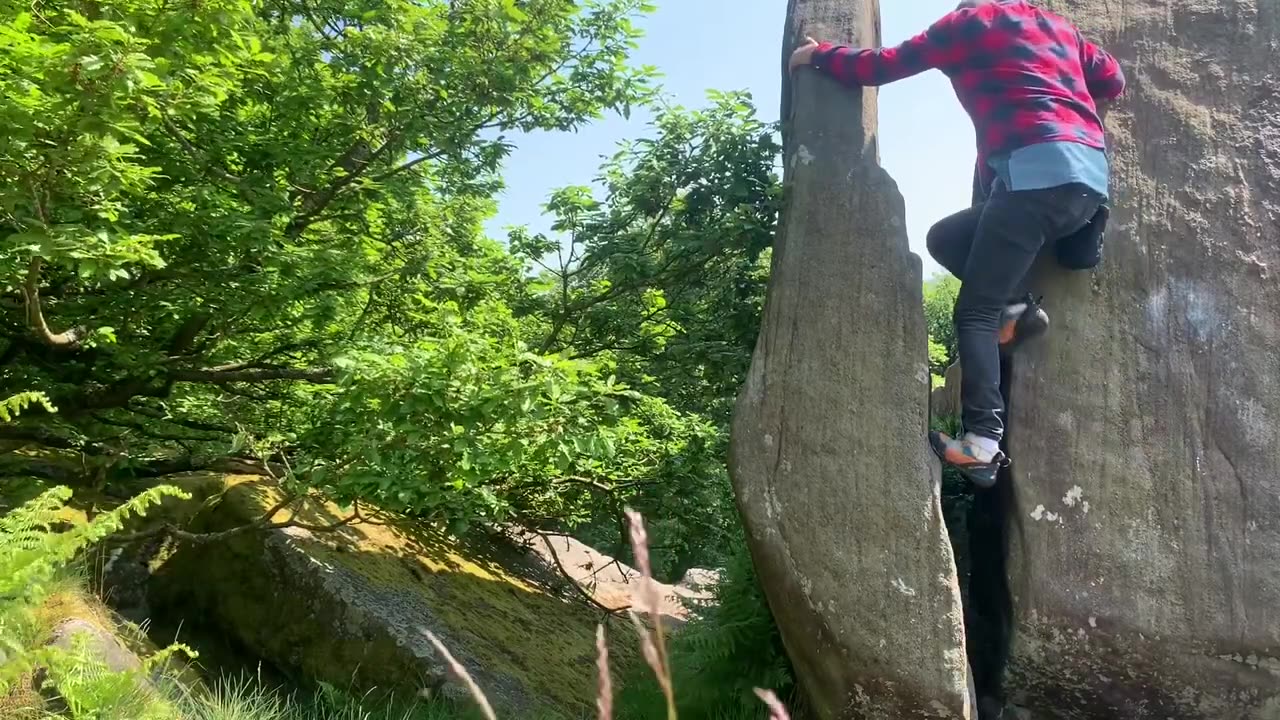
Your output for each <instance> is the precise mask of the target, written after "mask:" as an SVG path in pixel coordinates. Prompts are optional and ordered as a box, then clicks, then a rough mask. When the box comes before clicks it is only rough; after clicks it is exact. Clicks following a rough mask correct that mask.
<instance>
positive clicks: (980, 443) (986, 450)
mask: <svg viewBox="0 0 1280 720" xmlns="http://www.w3.org/2000/svg"><path fill="white" fill-rule="evenodd" d="M964 440H965V442H967V443H969V444H970V445H972V446H973V448H974V449H975V450H977V451H978V452H977V455H978V459H979V460H982V461H983V462H990V461H991V458H993V457H995V456H996V453H998V452H1000V441H999V440H993V439H992V438H989V437H983V436H982V435H975V434H973V433H965V434H964Z"/></svg>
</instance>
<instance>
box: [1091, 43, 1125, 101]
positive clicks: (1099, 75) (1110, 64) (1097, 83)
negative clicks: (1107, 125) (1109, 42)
mask: <svg viewBox="0 0 1280 720" xmlns="http://www.w3.org/2000/svg"><path fill="white" fill-rule="evenodd" d="M1080 64H1081V65H1082V66H1083V67H1084V77H1085V82H1086V83H1087V84H1088V86H1089V94H1090V95H1092V96H1093V97H1094V99H1095V100H1115V99H1116V98H1118V97H1120V94H1121V93H1123V92H1124V85H1125V82H1124V71H1123V70H1121V69H1120V63H1118V62H1116V59H1115V58H1113V57H1111V55H1110V54H1108V53H1107V51H1105V50H1103V49H1102V48H1100V47H1098V46H1097V45H1094V44H1093V43H1091V42H1089V41H1088V40H1085V39H1084V38H1083V37H1081V38H1080Z"/></svg>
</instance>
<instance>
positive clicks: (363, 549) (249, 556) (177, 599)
mask: <svg viewBox="0 0 1280 720" xmlns="http://www.w3.org/2000/svg"><path fill="white" fill-rule="evenodd" d="M227 483H228V485H230V489H229V490H228V491H227V492H226V493H225V495H223V496H222V498H221V500H220V501H219V502H218V503H217V504H216V506H215V507H213V508H212V509H211V510H209V511H207V512H205V513H203V514H202V515H201V516H199V517H198V518H197V520H196V526H195V527H196V529H199V530H204V531H214V530H219V529H225V528H228V527H234V526H237V525H241V524H244V523H245V522H247V521H248V520H250V519H252V518H255V517H257V516H260V515H261V514H262V513H263V512H264V510H265V508H268V507H271V506H272V505H273V504H274V503H275V501H276V498H277V497H278V495H277V492H276V490H275V488H274V487H273V486H272V485H270V484H268V483H266V482H264V481H262V480H261V479H260V478H248V477H234V476H232V477H228V478H227ZM304 515H305V521H306V522H307V523H308V524H312V525H324V524H327V523H332V522H334V521H335V520H337V519H340V518H342V517H344V516H345V515H344V514H343V511H342V510H341V509H339V508H337V507H334V506H332V505H325V506H319V505H315V506H310V507H308V508H307V509H306V512H305V513H304ZM277 519H283V518H282V517H281V518H277ZM152 586H153V588H152V592H151V603H152V604H153V605H155V606H160V605H163V606H165V607H168V608H175V607H182V608H185V610H186V612H188V613H189V614H190V616H191V617H192V618H201V619H202V620H204V621H212V622H213V623H215V624H216V625H217V626H219V627H221V628H223V629H225V631H226V632H227V633H229V634H231V635H233V636H234V637H235V639H236V640H237V641H238V642H239V643H240V644H241V645H243V646H244V648H245V649H247V650H248V651H250V652H252V653H255V654H257V655H258V656H260V657H262V658H264V659H266V660H268V661H269V662H271V663H273V664H274V665H276V666H277V667H279V668H281V669H285V670H289V671H293V672H295V673H297V674H299V675H301V676H304V677H306V678H309V679H315V680H323V681H326V682H329V683H331V684H333V685H335V686H338V687H341V688H351V689H353V690H356V691H365V690H369V689H378V690H382V691H388V692H394V693H396V694H397V695H399V696H401V697H404V696H413V695H418V696H433V695H435V694H437V693H440V692H443V693H444V694H445V695H446V696H449V697H454V698H462V697H463V696H464V695H465V692H464V691H463V690H462V689H461V688H460V687H457V686H455V684H454V683H453V682H452V680H450V679H448V677H447V673H446V668H445V666H444V663H443V661H442V659H441V658H440V657H439V656H438V655H437V653H436V651H435V650H434V649H433V647H432V646H431V644H430V642H429V641H428V639H427V637H426V631H431V632H433V633H435V634H436V635H437V636H438V637H440V639H441V640H442V641H443V642H444V643H445V645H446V646H447V647H449V649H450V652H451V653H453V654H454V656H455V657H457V658H458V660H459V661H460V662H462V663H463V664H464V665H465V666H466V667H467V668H468V670H469V671H470V672H471V673H472V675H473V676H474V677H475V678H476V680H477V681H478V682H479V684H480V685H481V687H482V688H483V689H484V690H485V691H486V693H487V694H488V695H489V697H490V700H491V701H492V702H493V703H494V704H495V705H496V706H499V707H502V708H506V709H507V710H508V711H510V712H513V713H518V716H519V717H528V718H537V717H539V716H540V715H541V714H543V713H544V712H547V711H550V710H554V711H556V712H558V713H560V714H562V715H569V716H574V715H577V714H580V713H582V712H586V711H587V710H588V709H589V708H590V707H591V702H592V701H593V698H594V687H595V680H594V671H593V663H594V657H595V648H594V644H595V629H596V625H597V623H598V622H599V621H600V620H601V616H602V613H601V612H599V611H597V610H593V609H591V608H589V607H587V606H586V605H585V604H584V603H581V602H574V601H573V600H571V599H570V597H571V596H570V595H568V594H567V593H566V591H565V588H564V586H563V585H562V584H560V585H558V584H557V578H555V577H552V576H550V575H549V574H547V573H546V572H545V569H544V568H541V567H539V566H538V565H537V564H534V563H529V562H528V561H527V558H526V557H525V556H524V553H523V552H522V551H521V550H519V549H518V548H516V547H515V546H513V545H509V544H506V543H504V542H502V541H500V540H497V539H492V538H485V539H473V540H459V539H456V538H452V537H448V536H445V535H443V534H440V533H437V532H433V531H430V530H427V529H423V528H415V527H408V526H398V527H393V526H390V525H381V524H359V525H352V526H348V527H345V528H343V529H342V530H340V531H337V532H329V533H313V532H310V531H308V530H304V529H300V528H297V527H293V528H286V529H282V530H276V531H271V532H266V533H246V534H241V535H236V536H233V537H231V538H229V539H227V540H225V541H219V542H214V543H208V544H203V545H198V546H184V547H182V548H181V549H179V550H178V551H177V552H176V553H173V554H172V555H171V556H169V557H167V558H166V559H165V560H164V562H163V564H161V565H160V566H159V567H158V568H157V569H156V571H155V576H154V578H153V580H152ZM611 635H617V636H618V642H617V643H615V644H614V647H613V648H612V650H611V652H612V653H613V655H614V657H615V661H616V662H617V663H618V664H619V665H625V664H626V663H627V662H628V661H629V658H632V657H634V651H633V649H632V648H633V646H634V636H633V635H632V634H631V631H630V630H629V629H628V628H626V627H623V626H621V625H619V626H617V629H616V630H614V631H613V632H612V633H611Z"/></svg>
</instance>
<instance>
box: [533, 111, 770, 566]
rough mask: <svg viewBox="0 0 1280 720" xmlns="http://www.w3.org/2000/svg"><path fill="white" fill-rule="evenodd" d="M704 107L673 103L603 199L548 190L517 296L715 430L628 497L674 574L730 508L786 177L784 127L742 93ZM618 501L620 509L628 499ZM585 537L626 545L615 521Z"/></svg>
mask: <svg viewBox="0 0 1280 720" xmlns="http://www.w3.org/2000/svg"><path fill="white" fill-rule="evenodd" d="M710 99H711V105H710V107H708V108H706V109H704V110H694V111H689V110H686V109H683V108H678V107H676V108H669V109H666V110H664V111H662V112H660V113H659V114H658V115H657V117H656V119H655V120H654V122H653V134H652V135H653V136H652V137H649V138H646V139H642V140H639V141H636V142H632V143H627V144H625V145H624V146H623V147H622V148H621V149H620V150H619V152H618V153H617V154H616V155H615V156H614V157H612V158H611V159H610V160H609V161H608V162H606V163H605V165H604V167H603V168H602V170H601V173H600V185H601V190H600V193H601V197H599V198H598V197H597V195H596V193H595V192H593V190H592V189H591V188H588V187H582V186H575V187H568V188H564V189H561V190H559V191H557V192H556V193H554V194H553V196H552V198H551V200H550V202H549V203H548V206H547V209H548V211H549V213H550V214H551V215H552V217H553V219H554V223H553V226H552V232H553V235H550V236H548V235H531V234H529V233H528V232H527V231H525V230H523V229H518V230H516V231H514V232H513V233H512V235H511V238H510V243H509V244H510V246H511V248H512V249H513V250H514V251H516V252H517V253H519V254H521V255H522V256H523V257H524V258H526V259H527V261H528V263H529V268H530V270H533V271H538V272H537V274H536V275H535V278H536V279H535V280H534V282H533V283H531V284H530V286H529V297H528V298H527V300H526V301H525V302H524V303H522V304H521V308H522V312H523V314H524V316H525V317H526V318H527V319H528V320H529V321H530V322H528V324H527V328H528V331H529V332H530V333H531V335H530V344H531V345H532V346H534V347H539V348H541V349H542V350H544V351H547V352H557V353H563V354H566V355H569V356H571V357H574V358H577V359H584V360H585V359H590V360H592V361H596V362H599V361H606V362H609V363H610V364H611V367H614V368H615V370H616V372H617V374H618V377H619V378H620V379H621V380H622V381H623V382H625V383H627V384H628V385H630V386H632V387H635V388H636V389H638V390H641V391H643V392H644V393H646V394H648V395H651V396H654V397H658V398H662V399H664V400H665V401H666V402H667V403H668V404H669V406H670V407H672V408H674V409H675V410H677V411H681V412H684V413H689V414H691V415H693V416H696V417H700V418H705V421H706V422H709V423H710V425H709V427H711V428H714V429H715V432H714V433H710V434H707V435H704V436H703V437H702V438H701V441H700V442H702V443H705V447H703V449H702V452H701V453H700V454H699V455H698V457H700V458H701V460H700V461H699V462H689V455H687V454H682V455H680V456H672V457H673V458H677V457H678V458H679V460H680V462H679V463H678V464H673V465H672V466H671V467H669V468H668V469H667V470H666V472H665V473H664V482H663V484H662V485H661V487H660V488H658V487H655V488H654V489H653V491H652V492H649V493H645V494H643V495H641V496H638V497H631V498H629V501H630V502H632V503H633V504H635V505H637V507H639V508H640V509H641V510H642V511H643V512H644V513H645V515H646V516H648V517H651V518H656V519H657V520H656V523H657V524H656V531H657V532H659V533H660V534H661V535H662V536H663V537H664V543H663V547H662V548H660V549H659V551H658V552H657V553H656V557H657V559H658V560H657V561H658V563H659V565H660V566H661V568H662V570H663V571H666V572H672V573H678V572H682V571H683V569H685V568H687V567H689V565H690V564H691V563H693V562H695V560H694V559H693V558H694V557H695V556H701V557H702V561H703V562H706V561H712V562H719V560H720V558H719V557H718V554H719V553H718V551H719V550H720V549H723V548H724V547H725V546H726V545H727V544H729V543H730V542H731V540H730V537H731V534H732V531H733V529H734V528H735V527H736V525H737V523H736V518H735V511H734V509H733V507H732V496H731V491H730V488H729V483H728V477H727V475H726V472H725V469H724V465H723V461H722V458H723V457H724V455H725V453H726V452H727V426H728V420H729V411H730V408H731V405H732V402H733V398H734V396H735V395H736V393H737V391H738V387H739V386H740V385H741V383H742V380H743V377H744V376H745V373H746V370H747V365H748V363H749V362H750V358H751V351H752V349H753V348H754V346H755V341H756V334H757V332H758V330H759V318H760V311H761V307H762V305H763V303H764V289H765V283H766V281H767V278H768V267H769V259H770V253H769V248H770V245H771V244H772V239H773V233H774V229H775V226H776V224H777V216H778V206H779V203H780V201H781V187H780V184H779V182H778V178H777V175H776V165H777V158H778V153H779V147H778V144H777V129H776V128H775V127H774V126H772V125H770V124H766V123H763V122H761V121H760V120H759V119H758V118H757V117H756V114H755V110H754V108H753V107H752V105H751V101H750V97H749V96H748V95H746V94H745V93H718V92H712V93H710ZM619 510H620V508H619ZM584 537H587V539H590V540H594V541H597V542H599V543H602V544H605V545H606V546H611V548H612V549H613V550H614V551H616V552H624V551H625V548H626V543H625V542H624V541H623V538H622V537H621V534H620V533H619V532H618V527H617V526H616V525H614V526H608V527H601V528H598V532H595V533H588V534H587V535H584Z"/></svg>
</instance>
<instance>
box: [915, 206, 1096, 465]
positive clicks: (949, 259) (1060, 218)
mask: <svg viewBox="0 0 1280 720" xmlns="http://www.w3.org/2000/svg"><path fill="white" fill-rule="evenodd" d="M1103 201H1104V198H1103V197H1102V196H1101V195H1099V194H1098V193H1097V192H1095V191H1094V190H1092V189H1091V188H1089V187H1088V186H1086V185H1081V184H1078V183H1072V184H1070V185H1061V186H1059V187H1054V188H1046V189H1043V190H1014V191H1010V190H1005V189H1003V186H1001V184H1000V183H999V182H998V181H997V183H996V187H994V188H993V189H992V192H991V195H990V196H989V197H988V198H987V199H986V201H985V202H982V203H979V204H977V205H975V206H973V207H971V208H969V209H968V210H961V211H960V212H958V213H956V214H954V215H952V216H950V217H947V218H944V219H942V220H940V221H939V222H938V223H937V224H936V225H934V226H933V228H931V229H930V230H929V240H928V246H929V254H930V255H932V256H933V259H934V260H937V261H938V264H939V265H941V266H943V267H944V268H946V269H947V270H948V271H950V272H951V274H952V275H955V276H956V277H957V278H959V279H960V296H959V298H957V300H956V309H955V324H956V341H957V344H958V345H959V353H960V368H961V382H960V401H961V405H962V406H963V407H964V414H963V421H964V429H965V430H966V431H967V432H971V433H974V434H977V435H981V436H983V437H988V438H992V439H995V440H999V439H1001V438H1002V437H1003V436H1004V411H1005V408H1004V401H1003V400H1002V398H1001V397H1000V347H999V340H998V338H999V331H1000V318H1001V315H1002V313H1003V312H1004V308H1005V306H1006V305H1008V304H1009V303H1010V302H1011V301H1012V299H1013V297H1014V294H1015V292H1016V291H1017V290H1018V288H1019V286H1021V285H1022V282H1023V280H1024V278H1025V277H1026V275H1027V272H1028V271H1029V270H1030V269H1031V264H1032V262H1034V261H1035V259H1036V255H1037V254H1039V252H1040V249H1041V248H1042V247H1043V246H1044V244H1045V243H1046V242H1050V241H1056V240H1058V239H1059V238H1063V237H1066V236H1067V235H1070V234H1072V233H1074V232H1076V231H1078V230H1080V229H1081V228H1083V227H1084V226H1085V225H1086V224H1088V223H1089V220H1090V219H1091V218H1092V217H1093V216H1094V213H1096V212H1097V211H1098V208H1099V207H1101V205H1102V203H1103Z"/></svg>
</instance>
